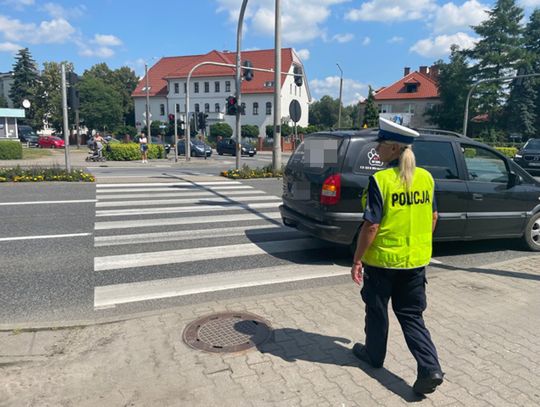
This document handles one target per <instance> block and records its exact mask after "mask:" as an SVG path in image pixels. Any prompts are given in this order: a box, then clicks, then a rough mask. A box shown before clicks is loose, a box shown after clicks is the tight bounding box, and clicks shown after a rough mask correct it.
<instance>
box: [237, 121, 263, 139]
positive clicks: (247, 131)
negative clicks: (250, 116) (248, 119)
mask: <svg viewBox="0 0 540 407" xmlns="http://www.w3.org/2000/svg"><path fill="white" fill-rule="evenodd" d="M241 133H242V137H248V138H257V137H259V126H255V125H253V124H244V125H243V126H242V130H241Z"/></svg>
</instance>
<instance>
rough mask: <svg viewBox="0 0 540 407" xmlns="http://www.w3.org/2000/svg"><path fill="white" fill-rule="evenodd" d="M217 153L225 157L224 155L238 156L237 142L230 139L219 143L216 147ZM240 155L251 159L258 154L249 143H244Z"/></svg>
mask: <svg viewBox="0 0 540 407" xmlns="http://www.w3.org/2000/svg"><path fill="white" fill-rule="evenodd" d="M216 151H217V153H218V154H219V155H223V154H231V155H236V140H235V139H233V138H230V139H226V140H220V141H218V143H217V146H216ZM240 154H241V155H249V156H250V157H253V156H254V155H255V154H257V149H256V148H255V147H253V146H252V145H251V144H249V143H242V145H241V146H240Z"/></svg>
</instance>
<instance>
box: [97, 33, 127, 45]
mask: <svg viewBox="0 0 540 407" xmlns="http://www.w3.org/2000/svg"><path fill="white" fill-rule="evenodd" d="M93 42H94V43H96V44H98V45H102V46H106V47H115V46H118V45H122V41H121V40H120V38H118V37H115V36H114V35H110V34H109V35H105V34H95V35H94V40H93Z"/></svg>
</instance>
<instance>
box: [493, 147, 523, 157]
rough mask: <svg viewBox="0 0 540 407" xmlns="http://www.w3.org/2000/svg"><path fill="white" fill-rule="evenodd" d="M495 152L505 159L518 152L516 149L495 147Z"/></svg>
mask: <svg viewBox="0 0 540 407" xmlns="http://www.w3.org/2000/svg"><path fill="white" fill-rule="evenodd" d="M495 150H497V151H500V152H501V153H503V154H504V155H505V156H507V157H513V156H515V155H516V153H517V152H518V149H517V148H516V147H495Z"/></svg>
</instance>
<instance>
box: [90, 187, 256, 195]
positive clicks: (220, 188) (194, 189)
mask: <svg viewBox="0 0 540 407" xmlns="http://www.w3.org/2000/svg"><path fill="white" fill-rule="evenodd" d="M252 188H253V187H252V186H250V185H237V186H236V185H235V186H223V187H204V188H201V187H197V186H196V185H191V186H184V187H174V188H169V189H165V188H124V189H122V188H119V189H108V190H101V191H97V193H98V194H111V193H119V192H159V191H167V192H170V191H178V192H183V191H199V190H203V191H220V190H227V189H235V190H236V189H252Z"/></svg>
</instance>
